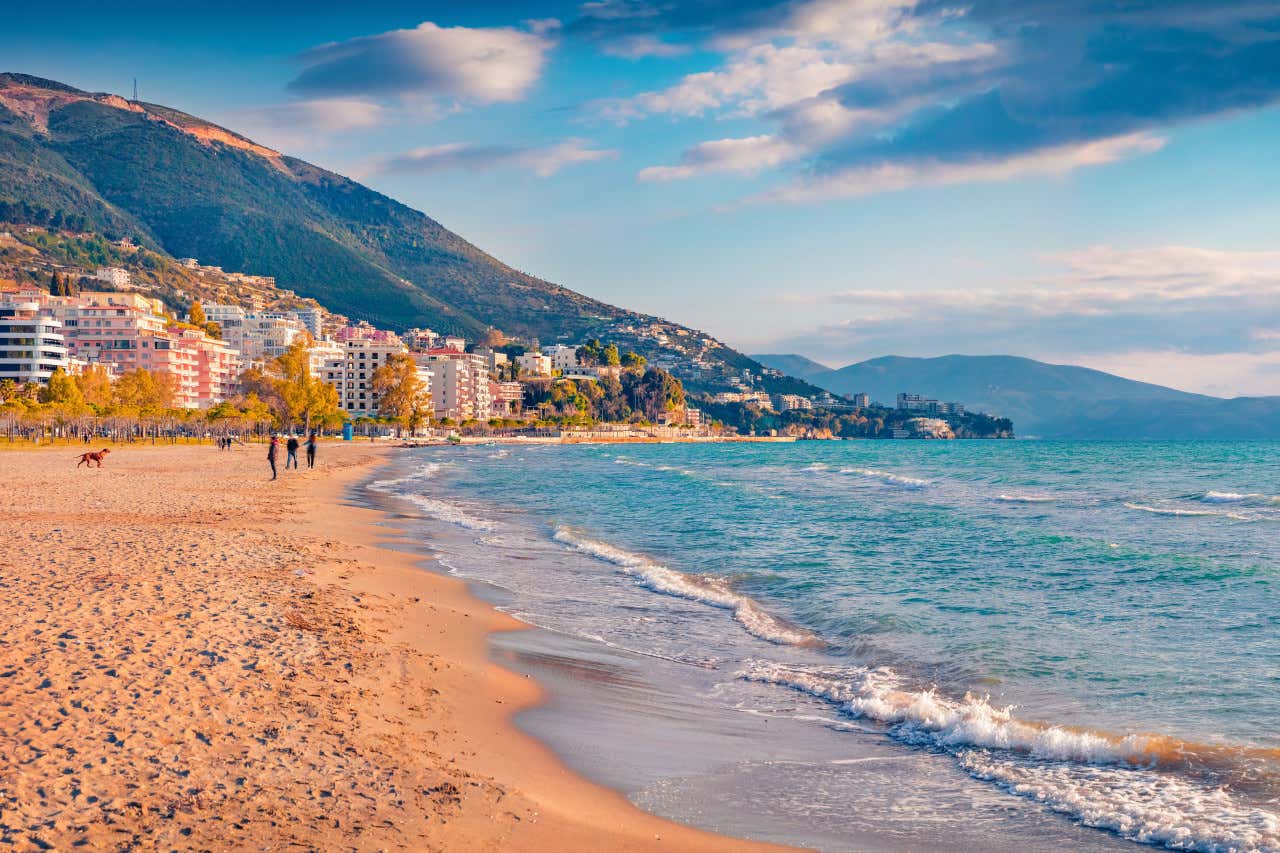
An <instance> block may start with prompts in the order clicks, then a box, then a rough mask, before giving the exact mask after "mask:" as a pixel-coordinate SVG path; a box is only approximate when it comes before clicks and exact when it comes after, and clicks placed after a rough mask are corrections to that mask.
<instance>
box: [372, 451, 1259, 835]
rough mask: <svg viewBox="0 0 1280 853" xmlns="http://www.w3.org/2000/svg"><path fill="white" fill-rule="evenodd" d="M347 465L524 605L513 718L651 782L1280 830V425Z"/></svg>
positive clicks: (773, 810) (701, 814) (759, 818)
mask: <svg viewBox="0 0 1280 853" xmlns="http://www.w3.org/2000/svg"><path fill="white" fill-rule="evenodd" d="M356 497H357V498H358V499H359V500H360V501H361V502H364V503H368V504H371V505H375V506H378V507H381V508H383V509H386V510H388V511H389V512H391V513H393V515H392V517H391V520H390V521H389V522H388V523H389V524H390V525H391V526H393V527H394V528H395V529H396V531H397V532H398V533H399V534H401V536H402V541H405V542H408V543H409V544H408V545H407V546H406V547H410V548H412V549H413V550H415V551H417V552H419V553H421V554H422V556H423V557H424V565H425V566H426V567H427V568H428V569H435V570H439V571H445V572H448V573H451V574H454V575H457V576H459V577H462V578H466V579H468V580H470V581H472V582H473V584H474V587H475V589H477V591H478V592H480V594H482V595H483V596H485V597H486V598H487V599H488V600H490V601H492V602H493V603H494V604H496V605H497V606H499V607H500V608H502V609H504V610H506V611H508V612H510V613H511V614H513V615H514V616H516V617H518V618H519V619H521V620H523V621H525V622H527V623H529V624H530V625H532V626H535V628H536V630H532V631H525V632H516V633H513V634H504V635H498V636H496V637H495V638H494V640H493V655H494V658H495V659H496V660H498V661H499V662H501V663H502V664H504V665H506V666H509V667H511V668H513V669H516V670H518V671H521V672H524V673H526V674H529V675H531V676H532V677H534V678H536V679H538V680H539V681H540V682H541V683H542V684H544V685H545V686H546V687H547V688H548V691H549V699H548V702H547V703H546V704H545V705H543V706H540V707H539V708H536V709H533V710H530V711H528V712H525V713H524V714H522V715H521V716H520V717H519V718H518V721H517V722H518V724H519V725H520V726H521V727H522V728H524V729H525V730H526V731H528V732H530V733H531V734H533V735H534V736H536V737H539V738H541V739H542V740H544V741H545V742H546V743H548V744H549V745H550V746H551V747H552V748H553V749H555V750H556V751H557V752H558V753H559V754H560V755H561V756H562V757H563V758H564V760H565V761H566V762H567V763H568V764H569V766H571V767H572V768H573V769H575V770H576V771H578V772H580V773H583V774H585V775H587V776H588V777H590V778H592V779H595V780H597V781H599V782H601V783H602V784H606V785H609V786H611V787H613V788H615V789H617V790H620V791H622V792H623V793H624V794H625V795H626V796H628V797H629V798H630V799H631V800H632V801H633V802H635V803H636V804H637V805H639V806H641V807H642V808H644V809H646V810H649V811H651V812H654V813H656V814H659V815H662V816H665V817H670V818H672V819H675V820H679V821H681V822H685V823H689V824H693V825H696V826H700V827H704V828H707V829H711V830H716V831H721V832H729V833H733V834H736V835H740V836H745V837H750V838H756V839H762V840H769V841H777V842H784V843H790V844H795V845H799V846H804V847H811V848H814V849H819V850H831V851H835V850H900V849H913V850H927V849H937V850H972V849H984V850H1001V849H1004V850H1025V849H1056V848H1060V847H1067V846H1070V847H1072V848H1075V849H1086V850H1093V849H1099V850H1103V849H1107V850H1110V849H1115V850H1120V849H1126V848H1127V849H1133V848H1134V847H1135V845H1148V846H1154V847H1163V848H1169V849H1176V850H1200V851H1237V850H1238V851H1245V850H1274V851H1280V444H1276V443H1234V442H1199V443H1160V442H1124V441H1115V442H1053V441H945V442H942V441H939V442H924V441H836V442H796V443H791V444H785V443H740V444H620V445H567V446H512V445H501V446H500V445H469V446H463V447H439V448H420V449H414V450H406V451H404V452H403V453H401V454H399V455H397V456H396V457H395V459H394V460H393V461H392V462H391V463H390V464H389V465H388V467H386V468H384V469H383V470H381V471H379V472H378V473H377V474H376V475H375V476H374V477H373V478H372V479H371V480H370V481H368V482H366V483H363V484H361V486H360V487H359V489H358V493H357V495H356Z"/></svg>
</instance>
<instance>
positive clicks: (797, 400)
mask: <svg viewBox="0 0 1280 853" xmlns="http://www.w3.org/2000/svg"><path fill="white" fill-rule="evenodd" d="M812 408H813V401H812V400H810V399H809V398H808V397H801V396H800V395H799V394H779V395H778V411H780V412H794V411H803V410H806V409H812Z"/></svg>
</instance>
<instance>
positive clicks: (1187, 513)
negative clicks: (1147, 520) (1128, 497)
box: [1125, 501, 1250, 521]
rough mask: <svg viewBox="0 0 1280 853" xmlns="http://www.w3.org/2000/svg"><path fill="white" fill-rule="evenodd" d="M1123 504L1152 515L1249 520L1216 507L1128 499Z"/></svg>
mask: <svg viewBox="0 0 1280 853" xmlns="http://www.w3.org/2000/svg"><path fill="white" fill-rule="evenodd" d="M1125 506H1126V507H1127V508H1128V509H1135V510H1138V511H1139V512H1149V513H1152V514H1153V515H1168V516H1175V517H1186V518H1194V517H1200V516H1213V515H1216V516H1219V517H1222V518H1234V519H1236V520H1237V521H1249V520H1250V519H1249V517H1248V516H1245V515H1240V514H1239V513H1234V512H1223V511H1221V510H1216V509H1185V508H1182V507H1165V506H1151V505H1150V504H1139V503H1131V502H1129V501H1126V502H1125Z"/></svg>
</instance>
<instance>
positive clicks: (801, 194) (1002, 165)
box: [745, 133, 1164, 204]
mask: <svg viewBox="0 0 1280 853" xmlns="http://www.w3.org/2000/svg"><path fill="white" fill-rule="evenodd" d="M1163 145H1164V140H1163V139H1160V138H1158V137H1154V136H1150V135H1147V134H1141V133H1139V134H1128V135H1125V136H1117V137H1112V138H1110V139H1101V140H1096V141H1091V142H1083V143H1078V144H1072V145H1061V146H1057V147H1053V148H1042V149H1038V150H1032V151H1030V152H1027V153H1025V154H1018V155H1014V156H1012V157H1007V158H1004V159H983V160H970V161H963V162H951V161H942V160H923V161H891V162H886V163H881V164H878V165H872V166H855V167H852V168H848V169H843V170H840V171H838V172H835V173H833V174H830V175H820V176H816V177H806V178H802V179H799V180H796V181H794V182H792V183H790V184H787V185H785V186H782V187H779V188H777V189H774V190H770V191H768V192H765V193H762V194H760V195H758V196H755V197H753V198H750V199H747V201H746V202H745V203H747V204H760V203H773V202H783V203H788V204H804V203H812V202H820V201H829V200H831V199H838V198H851V197H855V196H866V195H874V194H877V193H885V192H897V191H900V190H905V189H910V188H913V187H921V186H947V185H950V184H961V183H974V182H987V181H1007V180H1010V179H1012V178H1020V177H1026V176H1053V175H1062V174H1065V173H1067V172H1071V171H1073V170H1075V169H1079V168H1081V167H1084V166H1100V165H1105V164H1107V163H1114V162H1117V161H1119V160H1122V159H1125V158H1127V157H1132V156H1136V155H1141V154H1149V153H1151V152H1153V151H1158V150H1159V149H1160V148H1161V147H1162V146H1163Z"/></svg>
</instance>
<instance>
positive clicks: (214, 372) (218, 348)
mask: <svg viewBox="0 0 1280 853" xmlns="http://www.w3.org/2000/svg"><path fill="white" fill-rule="evenodd" d="M107 296H108V295H105V294H92V295H86V296H84V297H80V298H74V297H73V298H62V299H56V300H55V304H54V305H53V306H52V307H53V311H54V314H55V316H57V317H58V318H59V319H60V320H61V321H62V325H63V327H64V329H65V332H64V334H65V336H66V338H67V349H68V352H69V355H71V357H72V358H75V359H78V360H81V361H84V362H86V363H88V364H103V365H108V366H109V368H110V369H112V370H114V371H115V372H116V373H117V374H118V373H127V372H129V371H131V370H137V369H139V368H142V369H143V370H150V371H152V372H153V373H158V374H164V375H167V376H169V377H171V378H172V379H173V382H174V390H175V400H174V403H175V405H177V406H180V407H182V408H186V409H196V408H204V407H207V406H211V405H213V404H214V403H217V402H220V401H222V400H224V399H226V398H227V397H229V396H231V395H232V394H233V393H234V392H235V387H236V382H237V380H238V377H239V373H240V353H239V351H237V350H236V349H234V348H232V347H231V346H229V345H228V344H226V343H225V342H223V341H219V340H216V339H214V338H210V337H209V336H208V335H206V334H205V333H204V332H202V331H199V330H197V329H182V328H178V327H176V326H175V327H173V328H169V327H168V320H166V319H165V318H164V317H161V316H160V315H159V314H157V313H156V306H155V305H154V304H152V301H151V300H147V299H145V298H143V297H138V296H136V295H135V294H110V295H109V298H96V297H107Z"/></svg>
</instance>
